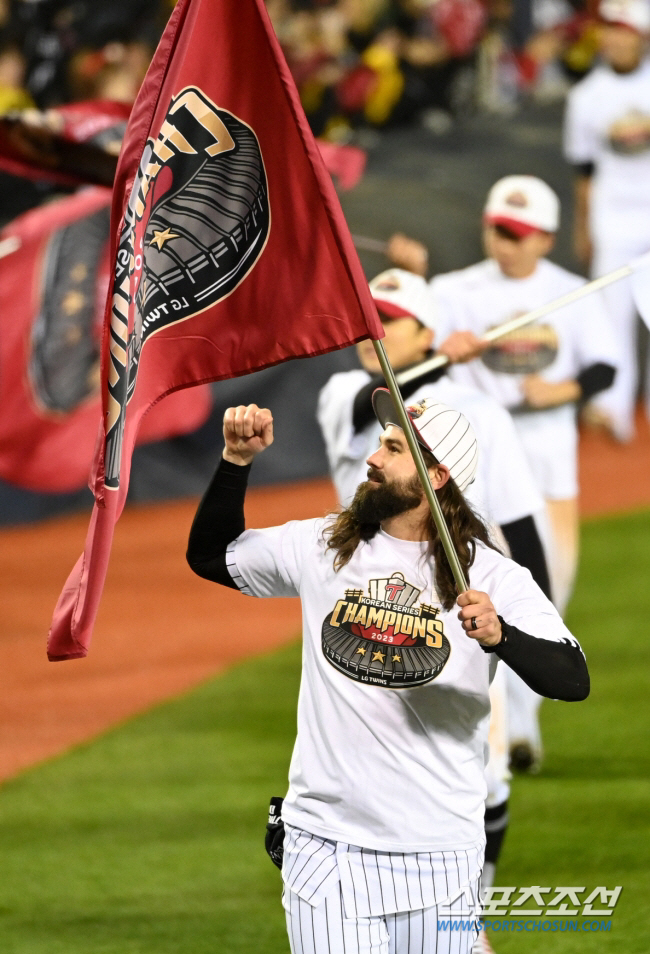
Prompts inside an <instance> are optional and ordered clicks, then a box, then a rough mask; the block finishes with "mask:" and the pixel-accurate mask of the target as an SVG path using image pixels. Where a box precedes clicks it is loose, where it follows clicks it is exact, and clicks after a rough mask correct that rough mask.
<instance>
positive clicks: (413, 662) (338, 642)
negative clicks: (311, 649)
mask: <svg viewBox="0 0 650 954" xmlns="http://www.w3.org/2000/svg"><path fill="white" fill-rule="evenodd" d="M420 593H421V590H419V589H418V588H417V587H416V586H413V585H412V584H411V583H408V582H407V581H406V580H405V579H404V576H403V575H402V574H401V573H393V574H392V575H391V576H390V577H386V578H385V579H378V580H370V582H369V584H368V595H366V594H365V593H364V592H363V590H346V591H345V599H342V600H339V601H338V602H337V604H336V606H335V607H334V609H333V611H332V612H331V613H330V614H329V616H327V617H326V618H325V621H324V622H323V630H322V649H323V654H324V655H325V658H326V659H327V661H328V662H329V663H331V664H332V666H334V668H335V669H338V670H339V672H342V673H344V675H346V676H348V677H349V678H350V679H354V680H355V681H356V682H362V683H366V684H368V685H375V686H382V687H384V688H386V689H408V688H410V687H411V686H421V685H424V683H427V682H431V680H432V679H435V678H436V676H439V675H440V673H441V672H442V670H443V669H444V667H445V665H446V664H447V660H448V659H449V654H450V652H451V647H450V645H449V640H448V639H447V637H446V636H445V630H444V626H443V623H442V620H440V619H438V614H439V612H440V608H439V607H435V606H429V605H428V604H426V603H418V602H417V600H418V598H419V596H420Z"/></svg>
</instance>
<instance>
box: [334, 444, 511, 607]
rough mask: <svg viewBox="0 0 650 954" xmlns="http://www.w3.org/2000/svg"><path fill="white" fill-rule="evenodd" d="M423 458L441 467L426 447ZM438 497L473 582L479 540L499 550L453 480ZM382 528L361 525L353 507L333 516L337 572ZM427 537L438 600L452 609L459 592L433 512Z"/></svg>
mask: <svg viewBox="0 0 650 954" xmlns="http://www.w3.org/2000/svg"><path fill="white" fill-rule="evenodd" d="M422 456H423V457H424V461H425V463H426V465H427V467H428V468H431V467H435V466H436V465H437V464H438V461H437V460H436V458H435V457H434V456H433V454H432V453H431V452H430V451H427V450H425V448H422ZM436 496H437V497H438V500H439V502H440V508H441V510H442V513H443V516H444V518H445V521H446V523H447V526H448V527H449V533H450V536H451V539H452V542H453V544H454V548H455V550H456V553H457V554H458V560H459V562H460V565H461V567H462V570H463V574H464V575H465V577H466V578H467V579H469V568H470V567H471V566H472V564H473V562H474V558H475V556H476V541H477V540H478V541H480V542H481V543H484V544H485V545H486V546H488V547H490V548H491V549H493V550H497V549H498V548H497V547H496V546H495V544H494V542H493V541H492V540H491V538H490V532H489V530H488V528H487V527H486V526H485V524H484V523H483V521H482V520H481V518H480V517H479V516H478V515H477V514H475V513H474V511H473V510H472V508H471V506H470V505H469V504H468V502H467V501H466V500H465V498H464V497H463V495H462V493H461V492H460V490H459V489H458V486H457V485H456V483H455V482H454V480H452V478H451V477H450V478H449V480H448V481H447V483H446V484H445V485H444V486H443V487H441V488H440V489H439V490H436ZM379 526H380V525H379V523H360V522H359V521H358V519H357V518H356V517H355V516H354V515H353V514H352V512H351V511H350V509H349V508H348V509H346V510H343V511H341V513H333V514H331V520H330V522H329V523H328V524H327V525H326V526H325V530H324V534H325V539H326V543H327V550H333V551H334V552H335V554H336V556H335V557H334V569H335V570H336V571H337V572H338V571H339V570H341V569H343V567H344V566H346V564H347V563H349V562H350V560H351V559H352V556H353V554H354V552H355V550H356V549H357V547H358V546H359V544H360V543H361V542H364V541H368V540H372V538H373V537H374V536H375V534H376V533H377V531H378V530H379ZM426 534H427V538H428V540H429V557H430V558H433V560H434V563H435V567H436V572H435V584H436V591H437V593H438V598H439V599H440V602H441V603H442V606H443V608H444V609H445V610H450V609H451V608H452V607H453V605H454V603H455V602H456V599H457V598H458V590H457V588H456V582H455V580H454V575H453V573H452V571H451V567H450V565H449V561H448V560H447V555H446V553H445V550H444V547H443V545H442V541H441V539H440V537H439V535H438V531H437V529H436V525H435V523H434V521H433V517H432V516H431V513H428V514H427V517H426Z"/></svg>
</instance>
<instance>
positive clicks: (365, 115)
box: [268, 0, 597, 140]
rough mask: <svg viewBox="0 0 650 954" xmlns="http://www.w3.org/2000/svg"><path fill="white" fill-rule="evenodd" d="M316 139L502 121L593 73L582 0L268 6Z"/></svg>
mask: <svg viewBox="0 0 650 954" xmlns="http://www.w3.org/2000/svg"><path fill="white" fill-rule="evenodd" d="M268 9H269V12H270V14H271V18H272V20H273V23H274V26H275V29H276V32H277V34H278V36H279V38H280V41H281V43H282V45H283V48H284V51H285V54H286V56H287V60H288V62H289V65H290V67H291V69H292V71H293V74H294V78H295V79H296V82H297V84H298V87H299V89H300V93H301V97H302V101H303V106H304V107H305V111H306V112H307V115H308V116H309V118H310V122H311V124H312V128H313V129H314V131H315V133H316V134H317V135H325V136H326V137H328V138H332V139H334V140H336V139H344V138H345V137H346V136H349V134H350V132H349V131H350V130H353V129H355V128H357V127H359V126H360V125H369V126H385V125H387V124H391V123H392V124H395V123H401V122H407V121H418V122H422V123H423V124H424V125H425V126H429V127H431V129H432V130H433V131H437V130H438V129H440V130H441V131H443V130H444V129H445V128H447V127H448V125H449V123H450V121H453V118H454V117H455V116H457V115H459V114H461V115H462V114H463V113H464V112H467V111H474V110H485V111H488V112H497V113H506V114H507V113H510V112H514V111H515V110H516V109H517V107H518V105H519V104H520V103H521V102H523V101H525V99H526V98H527V97H535V98H537V99H543V100H548V99H553V98H561V97H562V96H563V95H564V94H565V93H566V91H567V88H568V86H569V84H570V83H571V82H572V81H573V80H575V79H576V78H579V77H580V76H582V75H584V74H585V73H586V72H587V71H588V70H589V68H590V67H591V65H592V62H593V59H594V56H595V54H596V49H597V39H596V25H595V4H593V3H590V2H589V0H571V2H569V0H268Z"/></svg>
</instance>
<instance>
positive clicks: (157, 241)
mask: <svg viewBox="0 0 650 954" xmlns="http://www.w3.org/2000/svg"><path fill="white" fill-rule="evenodd" d="M175 238H179V236H178V235H176V234H175V233H174V232H172V230H171V229H170V228H169V226H168V227H167V228H166V229H165V231H164V232H156V230H155V229H154V233H153V238H152V239H151V241H150V242H149V245H157V246H158V251H159V252H162V250H163V246H164V245H165V243H166V242H170V241H171V240H172V239H175Z"/></svg>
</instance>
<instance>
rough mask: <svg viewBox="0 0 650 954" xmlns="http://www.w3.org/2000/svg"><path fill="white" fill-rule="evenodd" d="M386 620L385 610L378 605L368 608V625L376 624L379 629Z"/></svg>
mask: <svg viewBox="0 0 650 954" xmlns="http://www.w3.org/2000/svg"><path fill="white" fill-rule="evenodd" d="M383 622H384V610H383V609H377V607H376V606H371V607H370V609H369V610H368V623H367V625H368V626H376V627H377V629H380V628H381V624H382V623H383Z"/></svg>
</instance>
